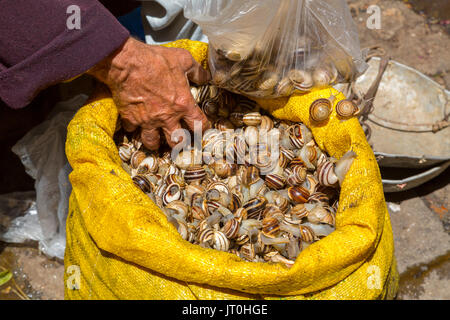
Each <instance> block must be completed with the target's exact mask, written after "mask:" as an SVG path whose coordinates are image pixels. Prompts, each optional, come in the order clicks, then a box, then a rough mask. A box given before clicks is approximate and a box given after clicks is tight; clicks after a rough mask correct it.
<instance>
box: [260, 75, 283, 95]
mask: <svg viewBox="0 0 450 320" xmlns="http://www.w3.org/2000/svg"><path fill="white" fill-rule="evenodd" d="M277 83H278V75H277V74H276V73H275V72H271V73H269V74H268V75H265V76H264V78H263V79H261V81H260V82H259V83H258V85H257V87H258V89H259V90H263V91H273V89H274V88H275V86H276V85H277Z"/></svg>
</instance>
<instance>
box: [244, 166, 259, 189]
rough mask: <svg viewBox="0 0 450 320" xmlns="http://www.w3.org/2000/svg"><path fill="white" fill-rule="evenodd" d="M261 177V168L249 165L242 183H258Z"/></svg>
mask: <svg viewBox="0 0 450 320" xmlns="http://www.w3.org/2000/svg"><path fill="white" fill-rule="evenodd" d="M259 177H260V176H259V169H258V168H256V167H253V166H251V167H248V168H246V169H245V173H244V175H243V176H242V178H243V181H242V183H243V184H244V185H245V186H250V185H252V184H254V183H256V182H257V181H258V179H259Z"/></svg>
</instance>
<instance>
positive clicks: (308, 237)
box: [299, 225, 316, 242]
mask: <svg viewBox="0 0 450 320" xmlns="http://www.w3.org/2000/svg"><path fill="white" fill-rule="evenodd" d="M299 229H300V236H301V239H302V240H303V241H305V242H313V241H314V240H316V235H315V233H314V231H313V229H311V227H309V226H305V225H300V226H299Z"/></svg>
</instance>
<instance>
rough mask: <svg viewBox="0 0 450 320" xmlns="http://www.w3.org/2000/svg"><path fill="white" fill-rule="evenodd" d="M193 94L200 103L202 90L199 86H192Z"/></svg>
mask: <svg viewBox="0 0 450 320" xmlns="http://www.w3.org/2000/svg"><path fill="white" fill-rule="evenodd" d="M191 94H192V97H193V98H194V100H195V102H196V103H197V104H199V103H200V100H199V96H200V90H199V88H197V87H193V86H192V87H191Z"/></svg>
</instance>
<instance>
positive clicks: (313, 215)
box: [307, 205, 329, 224]
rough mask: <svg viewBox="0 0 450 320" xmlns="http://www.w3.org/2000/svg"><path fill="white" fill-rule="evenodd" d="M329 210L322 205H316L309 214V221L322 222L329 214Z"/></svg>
mask: <svg viewBox="0 0 450 320" xmlns="http://www.w3.org/2000/svg"><path fill="white" fill-rule="evenodd" d="M328 213H329V211H328V210H326V209H325V208H324V207H322V206H321V205H316V206H315V207H314V208H313V209H312V210H311V211H310V212H309V214H308V217H307V219H308V221H309V222H311V223H315V224H318V223H321V222H323V220H324V219H325V218H326V216H327V215H328Z"/></svg>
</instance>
